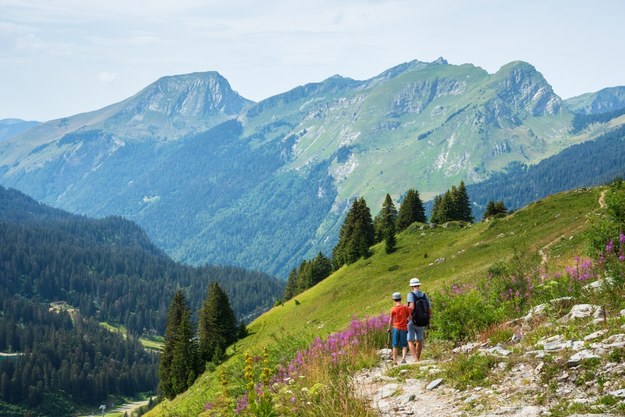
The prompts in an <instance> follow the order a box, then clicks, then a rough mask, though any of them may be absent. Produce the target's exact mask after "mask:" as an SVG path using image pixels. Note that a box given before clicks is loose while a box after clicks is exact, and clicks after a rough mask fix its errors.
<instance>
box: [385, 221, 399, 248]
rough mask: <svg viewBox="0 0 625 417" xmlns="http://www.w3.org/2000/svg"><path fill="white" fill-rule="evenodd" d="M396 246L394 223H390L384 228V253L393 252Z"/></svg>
mask: <svg viewBox="0 0 625 417" xmlns="http://www.w3.org/2000/svg"><path fill="white" fill-rule="evenodd" d="M396 246H397V239H396V238H395V223H394V222H393V223H391V224H390V225H389V227H388V228H387V229H386V232H385V236H384V251H385V252H386V253H393V252H395V249H396Z"/></svg>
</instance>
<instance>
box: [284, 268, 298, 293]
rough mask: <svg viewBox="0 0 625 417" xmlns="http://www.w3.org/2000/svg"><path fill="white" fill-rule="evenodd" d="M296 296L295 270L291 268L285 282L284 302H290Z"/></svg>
mask: <svg viewBox="0 0 625 417" xmlns="http://www.w3.org/2000/svg"><path fill="white" fill-rule="evenodd" d="M296 295H297V268H293V269H292V270H291V272H289V277H288V278H287V280H286V286H285V287H284V295H283V298H284V300H285V301H286V300H290V299H291V298H293V297H294V296H296Z"/></svg>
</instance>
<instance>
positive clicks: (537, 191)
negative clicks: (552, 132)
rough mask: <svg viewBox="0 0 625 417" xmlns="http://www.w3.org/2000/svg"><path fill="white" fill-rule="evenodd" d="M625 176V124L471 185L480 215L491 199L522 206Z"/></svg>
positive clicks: (513, 165)
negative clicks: (549, 196) (532, 163)
mask: <svg viewBox="0 0 625 417" xmlns="http://www.w3.org/2000/svg"><path fill="white" fill-rule="evenodd" d="M616 177H621V178H623V177H625V127H619V128H616V129H614V130H612V131H610V132H608V133H605V134H603V135H601V136H600V137H598V138H597V139H595V140H592V141H588V142H584V143H580V144H578V145H573V146H571V147H569V148H567V149H565V150H563V151H562V152H560V153H559V154H557V155H554V156H552V157H551V158H547V159H545V160H543V161H541V162H540V163H538V164H536V165H533V166H529V167H527V166H525V165H522V164H517V163H515V164H511V165H510V166H508V168H507V170H506V171H505V172H504V173H499V174H495V175H493V177H492V178H490V179H489V180H487V181H484V182H482V183H478V184H472V185H469V186H467V190H468V192H469V196H470V198H471V201H472V202H473V203H474V207H473V213H474V217H475V218H477V219H480V218H481V217H482V214H483V212H484V209H485V208H486V205H487V204H488V202H489V201H496V200H497V201H503V202H504V203H505V205H506V207H508V208H512V209H518V208H520V207H523V206H525V205H527V204H529V203H530V202H532V201H536V200H539V199H541V198H544V197H546V196H548V195H551V194H555V193H558V192H560V191H565V190H570V189H573V188H579V187H590V186H594V185H600V184H606V183H608V182H610V181H612V180H613V179H614V178H616Z"/></svg>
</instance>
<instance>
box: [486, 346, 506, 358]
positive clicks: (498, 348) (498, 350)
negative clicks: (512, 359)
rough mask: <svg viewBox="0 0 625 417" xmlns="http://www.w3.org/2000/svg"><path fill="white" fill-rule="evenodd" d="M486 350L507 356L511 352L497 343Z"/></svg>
mask: <svg viewBox="0 0 625 417" xmlns="http://www.w3.org/2000/svg"><path fill="white" fill-rule="evenodd" d="M486 352H488V353H490V354H493V355H500V356H508V355H510V354H511V353H512V352H510V351H509V350H506V349H504V348H502V347H501V346H499V345H497V346H495V347H492V348H490V349H486Z"/></svg>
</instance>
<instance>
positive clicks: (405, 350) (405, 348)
mask: <svg viewBox="0 0 625 417" xmlns="http://www.w3.org/2000/svg"><path fill="white" fill-rule="evenodd" d="M407 353H408V348H407V347H404V348H401V361H402V363H405V362H406V354H407Z"/></svg>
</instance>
